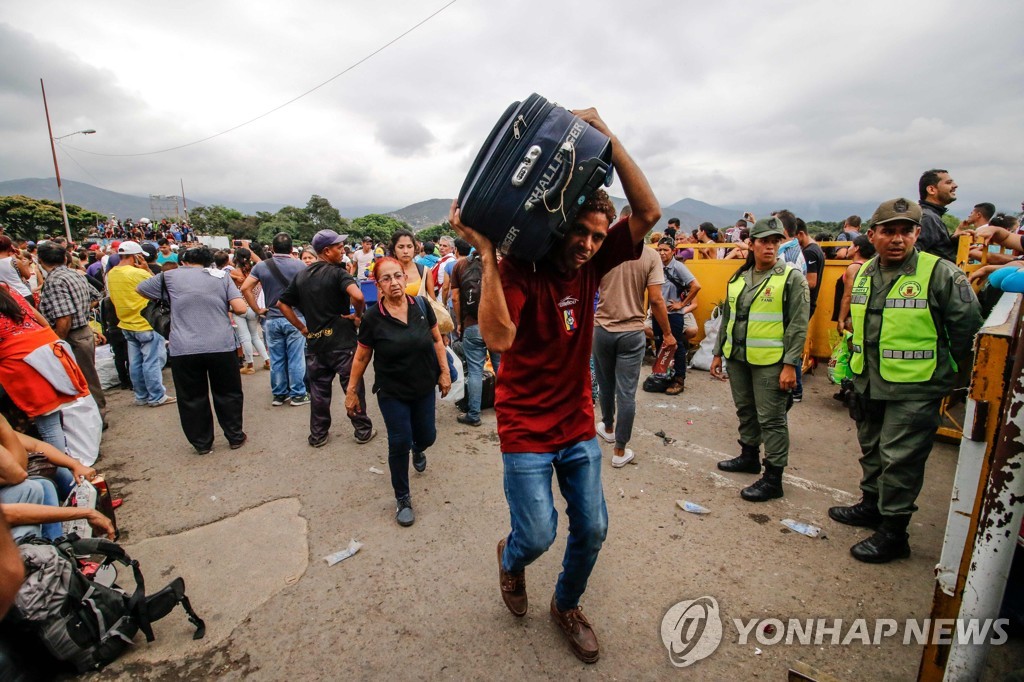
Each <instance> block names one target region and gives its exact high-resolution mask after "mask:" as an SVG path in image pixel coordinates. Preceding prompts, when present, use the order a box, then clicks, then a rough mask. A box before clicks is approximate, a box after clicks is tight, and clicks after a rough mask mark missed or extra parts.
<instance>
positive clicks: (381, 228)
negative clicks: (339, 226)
mask: <svg viewBox="0 0 1024 682" xmlns="http://www.w3.org/2000/svg"><path fill="white" fill-rule="evenodd" d="M408 229H410V228H409V225H408V223H404V222H402V221H401V220H397V219H395V218H392V217H391V216H386V215H381V214H379V213H370V214H369V215H364V216H362V217H361V218H356V219H355V220H353V221H352V224H351V226H350V227H349V228H348V235H349V242H353V241H358V240H360V239H362V238H363V237H365V236H367V235H369V236H370V237H371V238H372V239H373V241H374V243H382V242H389V241H391V235H392V234H394V233H395V230H408Z"/></svg>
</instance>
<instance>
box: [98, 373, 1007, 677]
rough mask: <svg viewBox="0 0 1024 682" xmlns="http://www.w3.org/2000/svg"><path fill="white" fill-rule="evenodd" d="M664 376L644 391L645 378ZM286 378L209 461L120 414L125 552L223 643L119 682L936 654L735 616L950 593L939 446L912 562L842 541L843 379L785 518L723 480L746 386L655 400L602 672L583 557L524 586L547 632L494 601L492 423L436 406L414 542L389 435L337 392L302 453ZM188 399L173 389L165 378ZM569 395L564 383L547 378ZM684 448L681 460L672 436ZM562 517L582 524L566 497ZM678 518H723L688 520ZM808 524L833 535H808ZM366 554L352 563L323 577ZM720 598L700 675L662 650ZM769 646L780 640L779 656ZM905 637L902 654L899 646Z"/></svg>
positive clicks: (712, 669) (612, 499) (947, 451)
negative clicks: (763, 626)
mask: <svg viewBox="0 0 1024 682" xmlns="http://www.w3.org/2000/svg"><path fill="white" fill-rule="evenodd" d="M646 373H647V370H645V372H644V374H645V375H646ZM268 377H269V373H267V372H264V371H259V372H257V373H256V374H255V375H252V376H244V377H243V383H244V387H245V392H246V394H245V397H246V405H245V430H246V432H247V433H248V435H249V442H248V443H247V444H246V445H245V446H244V447H243V448H241V449H239V450H229V449H228V446H227V442H226V441H225V440H224V439H223V436H220V438H219V439H218V442H217V444H216V446H215V448H214V451H213V453H211V454H209V455H206V456H202V457H201V456H198V455H196V454H195V453H194V451H192V450H191V448H190V447H189V445H188V443H187V442H186V441H185V439H184V437H183V435H182V433H181V429H180V426H179V423H178V417H177V413H176V411H175V408H174V407H161V408H156V409H151V408H145V407H133V406H132V405H131V395H130V393H128V392H117V391H115V392H113V393H112V394H111V396H110V398H109V403H110V406H111V422H112V426H111V428H110V430H109V431H108V433H107V435H106V438H105V440H104V444H103V456H102V458H101V459H100V461H99V463H98V468H99V469H100V471H101V472H102V473H104V474H106V476H107V480H108V481H109V482H110V484H111V487H112V489H113V491H114V493H115V495H120V496H123V497H124V499H125V503H124V505H123V506H122V507H121V508H120V510H119V511H118V521H119V524H120V526H121V528H122V531H123V537H122V542H123V544H125V546H126V547H127V548H128V551H129V552H130V553H131V554H132V555H134V556H136V558H138V559H140V560H141V562H142V567H143V570H144V572H145V575H146V578H147V587H148V588H149V589H150V591H153V590H156V589H159V588H160V587H162V586H163V584H164V583H165V582H167V581H169V580H171V579H172V578H174V577H175V576H177V575H182V576H184V577H185V580H186V584H187V586H188V593H189V595H190V596H191V598H192V602H193V606H194V607H195V609H196V610H197V611H198V612H199V614H200V615H201V616H203V617H204V618H205V619H206V621H207V625H208V634H207V637H206V638H205V639H204V640H201V641H198V642H196V641H193V640H192V639H191V632H192V629H191V626H190V625H189V624H188V622H187V621H186V619H185V616H184V613H183V612H181V611H180V610H179V611H175V612H173V613H172V614H171V615H169V616H168V617H167V618H165V619H164V620H161V621H160V622H158V623H156V625H155V631H156V634H157V640H156V641H155V642H154V643H152V644H146V642H145V640H144V639H143V638H142V637H141V636H139V637H138V638H137V639H136V646H135V648H134V649H133V650H132V651H131V652H130V653H129V654H127V655H126V656H124V657H123V658H122V659H121V660H119V661H117V662H116V663H114V664H113V665H111V666H110V667H109V668H108V670H107V671H106V672H105V673H104V676H113V677H115V678H118V679H150V680H164V679H167V680H170V679H210V678H218V679H241V678H252V679H260V680H263V679H266V680H284V679H290V680H314V679H322V678H347V679H377V678H382V677H385V676H386V677H388V678H391V679H437V678H440V679H497V678H501V679H526V678H561V679H580V678H585V679H626V678H629V679H673V678H683V677H684V676H686V675H687V674H690V673H695V674H696V675H698V677H699V679H714V680H739V679H771V680H781V679H785V677H786V671H787V669H788V668H790V667H791V666H792V665H793V664H794V662H796V661H802V662H804V663H806V664H808V665H810V666H813V667H814V668H816V669H818V670H820V671H822V672H825V673H828V674H831V675H834V676H835V677H836V678H838V679H841V680H851V681H852V680H878V679H894V680H910V679H914V676H915V674H916V671H917V668H918V664H919V661H920V656H921V647H920V646H917V645H904V644H902V642H901V641H886V642H885V643H883V644H882V645H880V646H874V645H865V644H860V643H854V644H848V645H845V646H843V645H841V644H837V645H832V644H830V643H829V642H828V640H827V639H826V641H825V643H823V644H822V645H817V646H816V645H814V644H808V645H801V644H792V645H786V644H778V645H775V646H766V645H761V644H759V643H757V642H755V641H753V639H751V640H750V641H748V642H747V643H746V644H741V643H739V636H738V633H737V630H736V628H735V627H734V626H733V624H732V623H733V619H737V618H738V619H742V620H744V621H746V620H748V619H751V618H779V619H780V620H782V621H788V619H790V618H797V619H807V618H826V619H843V620H844V621H845V622H850V621H852V620H853V619H857V618H869V619H876V618H893V619H897V620H900V621H902V620H903V619H906V618H926V617H927V616H928V614H929V612H930V608H931V599H932V592H933V586H934V581H933V575H932V569H933V567H934V566H935V564H936V563H937V561H938V558H939V552H940V546H941V542H942V534H943V528H944V524H945V515H946V512H947V507H948V500H949V496H950V486H951V481H952V479H953V474H954V469H955V465H956V457H957V451H956V449H955V448H954V447H952V446H949V445H941V444H940V445H936V447H935V449H934V451H933V453H932V456H931V459H930V462H929V467H928V472H927V480H926V482H925V487H924V491H923V493H922V495H921V498H920V500H919V503H920V506H921V510H920V512H919V513H918V514H917V515H915V517H914V521H913V524H912V526H911V545H912V548H913V554H912V556H911V558H910V559H909V560H905V561H899V562H895V563H893V564H890V565H885V566H868V565H864V564H860V563H858V562H856V561H854V560H853V559H852V558H851V557H850V556H849V553H848V548H849V546H850V545H852V544H853V543H855V542H857V541H858V540H860V539H862V538H864V537H866V536H867V534H868V532H867V531H864V530H860V529H855V528H849V527H845V526H842V525H839V524H836V523H834V522H832V521H831V520H830V519H829V518H828V516H827V514H826V510H827V508H828V507H829V506H831V505H834V504H837V503H844V504H845V503H849V502H852V501H854V500H855V499H856V495H855V494H856V493H857V481H858V477H859V466H858V463H857V457H858V450H857V446H856V438H855V433H854V428H853V427H854V425H853V422H852V421H851V420H850V419H849V417H848V416H847V414H846V411H845V409H844V408H842V407H841V406H840V405H839V403H838V402H836V401H834V400H833V399H832V397H831V395H832V393H833V391H834V388H833V387H832V386H830V385H829V384H828V382H827V379H826V378H825V375H824V371H819V372H818V374H817V376H811V377H808V378H807V379H806V388H805V398H804V402H803V403H801V404H798V405H796V406H795V407H794V408H793V410H792V412H791V414H790V424H791V434H792V450H791V453H792V454H791V458H790V459H791V466H790V467H789V468H788V470H787V474H789V475H790V478H789V479H788V480H787V484H786V496H785V497H784V498H783V499H781V500H776V501H772V502H769V503H765V504H760V505H753V504H750V503H747V502H744V501H743V500H741V499H740V498H739V495H738V492H739V489H740V488H741V487H743V486H745V485H747V484H749V483H750V482H751V481H752V480H753V477H751V476H749V475H722V474H720V473H719V472H717V470H716V468H715V462H716V461H718V460H719V459H722V458H725V457H730V456H733V455H734V454H735V453H736V451H737V446H736V424H735V415H734V412H733V409H732V402H731V398H730V395H729V390H728V386H727V385H725V384H721V383H718V382H715V381H712V380H711V379H710V378H709V377H708V375H707V374H706V373H703V372H692V373H691V375H690V377H689V380H688V383H687V389H686V392H685V393H683V394H682V395H679V396H676V397H669V396H665V395H656V394H646V393H642V392H641V393H640V394H639V395H638V403H639V407H638V415H637V421H636V427H635V431H634V438H633V441H632V442H631V447H632V448H633V449H634V450H635V451H636V453H637V456H636V460H635V461H634V463H633V464H632V465H629V466H627V467H625V468H623V469H613V468H611V466H610V464H609V463H610V457H611V449H610V446H608V445H606V444H602V448H603V449H605V450H606V452H607V457H606V459H605V469H604V472H603V478H604V488H605V496H606V498H607V502H608V508H609V516H610V524H611V525H610V531H609V535H608V539H607V541H606V543H605V545H604V548H603V550H602V552H601V556H600V559H599V560H598V563H597V567H596V569H595V571H594V573H593V575H592V577H591V580H590V585H589V588H588V590H587V593H586V595H585V596H584V599H583V602H582V605H583V607H584V610H585V613H586V614H587V616H588V617H589V618H590V620H591V622H592V623H593V625H594V627H595V629H596V631H597V633H598V636H599V639H600V643H601V647H602V651H601V660H600V661H599V662H598V663H597V664H596V665H592V666H585V665H584V664H582V663H580V662H579V661H578V660H577V659H576V658H575V657H573V656H572V654H571V653H570V651H569V649H568V647H567V645H566V643H565V642H564V641H563V639H562V636H561V634H560V632H559V631H558V630H556V628H555V626H554V624H553V623H552V621H551V619H550V617H549V615H548V613H547V607H548V602H549V600H550V598H551V593H552V590H553V586H554V582H555V579H556V577H557V575H558V572H559V570H560V562H561V554H562V551H563V549H564V541H565V539H564V536H565V524H566V520H565V516H564V513H563V514H562V515H561V517H560V527H559V537H558V539H557V540H556V542H555V545H554V546H553V547H552V549H551V551H549V552H548V553H547V554H546V555H545V556H543V557H542V558H541V559H540V560H538V561H537V562H536V563H535V564H533V565H532V566H531V567H530V568H529V569H528V570H527V585H528V591H529V595H530V599H531V609H530V612H529V614H528V615H527V616H526V617H525V618H522V619H517V618H514V617H513V616H512V615H510V614H509V612H508V611H507V610H506V609H505V607H504V605H503V604H502V602H501V599H500V597H499V594H498V588H497V576H496V566H495V564H496V560H495V544H496V542H497V541H498V539H499V538H501V537H502V536H503V535H504V534H505V533H507V531H508V523H509V522H508V510H507V507H506V504H505V499H504V495H503V492H502V467H501V459H500V456H499V449H498V439H497V434H496V432H495V419H494V414H493V411H487V412H485V414H484V424H483V426H481V427H479V428H473V427H468V426H463V425H461V424H458V423H457V422H456V420H455V416H456V410H455V408H454V406H453V405H452V404H450V403H447V402H445V403H440V404H439V405H438V409H437V423H438V429H439V435H438V440H437V443H436V445H435V446H434V447H433V448H431V449H430V450H429V452H428V458H429V464H428V468H427V471H426V472H425V473H423V474H415V473H413V474H412V498H413V505H414V508H415V511H416V524H415V525H414V526H412V527H411V528H400V527H399V526H398V525H396V523H395V521H394V511H395V510H394V500H393V496H392V491H391V486H390V480H389V478H388V476H387V475H386V473H385V474H384V475H380V474H376V473H373V472H371V471H370V469H371V467H373V468H376V469H379V470H381V471H383V472H386V471H387V460H386V452H387V443H386V437H385V435H384V428H383V422H382V421H381V419H380V413H379V411H378V410H377V407H376V403H375V400H371V405H370V415H371V417H372V418H373V419H374V423H375V426H376V427H377V428H378V429H379V430H380V431H381V434H380V435H379V436H378V437H377V438H376V439H375V440H373V441H372V442H370V443H369V444H366V445H362V446H360V445H356V444H355V442H354V440H353V439H352V432H351V427H350V425H349V423H348V420H347V419H346V418H345V415H344V408H343V405H342V393H341V391H340V390H338V392H337V395H336V396H335V407H334V415H335V423H334V427H333V428H332V430H331V441H330V443H329V444H328V445H327V446H326V447H324V448H322V449H313V448H311V447H309V446H308V445H307V443H306V435H307V433H308V430H307V429H308V409H309V408H308V407H292V406H290V405H286V406H282V407H271V405H270V399H271V395H270V390H269V386H268ZM165 379H166V381H167V385H168V386H169V387H170V386H171V379H170V375H169V373H167V374H166V375H165ZM552 380H557V379H556V378H554V377H552ZM659 431H661V432H664V433H665V435H667V436H668V437H669V438H671V439H674V442H671V443H666V442H665V440H664V439H662V438H661V437H658V436H656V435H654V434H655V432H659ZM555 499H556V502H557V503H558V507H559V510H560V512H561V511H562V509H563V505H562V504H561V502H560V498H559V497H558V495H557V491H556V498H555ZM677 500H689V501H693V502H696V503H699V504H701V505H703V506H704V507H706V508H708V509H709V510H710V514H708V515H706V516H697V515H693V514H689V513H686V512H684V511H682V510H680V508H679V507H678V506H677V505H676V501H677ZM784 518H792V519H796V520H800V521H805V522H809V523H812V524H815V525H817V526H820V527H821V528H822V529H823V531H824V536H823V537H819V538H813V539H812V538H808V537H805V536H803V535H799V534H797V533H793V532H790V531H789V530H788V529H786V528H784V527H783V526H782V525H781V523H780V521H781V519H784ZM350 539H356V540H358V541H360V542H362V543H363V548H362V550H361V551H360V552H359V553H358V554H357V555H356V556H354V557H353V558H350V559H347V560H346V561H343V562H342V563H340V564H337V565H335V566H328V565H327V564H326V562H325V561H324V559H323V557H325V556H327V555H329V554H331V553H333V552H336V551H338V550H340V549H343V548H345V547H346V546H347V545H348V544H349V541H350ZM703 596H709V597H713V598H714V599H715V600H716V601H717V604H718V607H719V609H720V612H721V616H722V620H723V621H724V631H723V638H722V643H721V646H720V647H719V648H718V649H717V651H715V652H714V653H713V654H711V655H710V656H709V657H707V658H706V659H704V660H700V661H698V662H696V663H694V664H693V666H692V667H690V668H688V669H686V670H680V669H677V668H674V667H673V666H672V664H671V663H670V661H669V656H668V652H667V650H666V648H665V645H664V644H663V643H662V637H661V624H662V619H663V616H665V614H666V611H668V610H669V608H670V607H672V606H673V605H674V604H676V603H677V602H680V601H682V600H692V599H696V598H699V597H703ZM769 634H770V631H766V632H763V633H762V636H767V635H769ZM894 639H896V638H894ZM1021 667H1024V647H1022V646H1021V644H1020V642H1019V641H1016V640H1011V642H1010V643H1008V644H1006V645H1003V646H1001V647H997V648H995V649H993V651H992V653H991V656H990V659H989V674H988V676H987V679H1000V677H1001V675H1002V673H1003V672H1005V671H1008V670H1012V669H1016V668H1021Z"/></svg>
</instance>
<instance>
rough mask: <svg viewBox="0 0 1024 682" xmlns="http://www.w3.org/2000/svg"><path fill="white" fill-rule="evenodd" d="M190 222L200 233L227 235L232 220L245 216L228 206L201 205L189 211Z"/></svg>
mask: <svg viewBox="0 0 1024 682" xmlns="http://www.w3.org/2000/svg"><path fill="white" fill-rule="evenodd" d="M188 218H189V222H190V223H191V224H192V227H193V228H195V230H196V232H198V233H200V234H212V235H226V234H229V232H228V227H229V225H230V224H231V222H232V221H239V220H242V219H244V218H245V216H244V215H243V214H242V212H241V211H236V210H235V209H233V208H228V207H227V206H220V205H213V206H200V207H199V208H196V209H193V210H192V211H191V213H189V216H188Z"/></svg>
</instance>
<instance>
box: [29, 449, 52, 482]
mask: <svg viewBox="0 0 1024 682" xmlns="http://www.w3.org/2000/svg"><path fill="white" fill-rule="evenodd" d="M26 473H28V475H29V477H32V476H35V477H36V478H48V479H50V480H51V481H54V482H56V480H57V465H56V464H54V463H53V462H51V461H50V460H48V459H46V456H45V455H44V454H43V453H41V452H30V453H28V470H27V472H26Z"/></svg>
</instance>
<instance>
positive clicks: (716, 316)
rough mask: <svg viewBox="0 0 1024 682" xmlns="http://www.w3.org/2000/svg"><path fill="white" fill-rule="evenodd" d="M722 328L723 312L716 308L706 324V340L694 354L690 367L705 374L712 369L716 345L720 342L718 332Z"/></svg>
mask: <svg viewBox="0 0 1024 682" xmlns="http://www.w3.org/2000/svg"><path fill="white" fill-rule="evenodd" d="M721 327H722V311H721V308H720V307H716V308H715V309H714V310H713V311H711V318H710V319H709V320H708V321H707V322H705V323H704V339H703V340H702V341H701V342H700V348H698V349H697V352H696V353H694V354H693V359H692V360H690V367H692V368H693V369H702V370H704V371H705V372H707V371H709V370H710V369H711V361H712V360H713V359H714V357H715V343H716V342H717V341H718V332H719V330H720V329H721Z"/></svg>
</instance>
